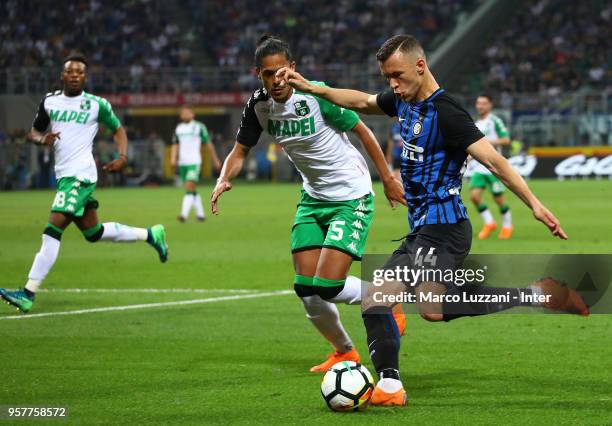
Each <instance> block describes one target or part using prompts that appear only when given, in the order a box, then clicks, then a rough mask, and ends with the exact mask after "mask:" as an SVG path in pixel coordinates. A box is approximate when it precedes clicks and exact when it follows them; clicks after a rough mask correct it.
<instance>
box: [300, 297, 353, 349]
mask: <svg viewBox="0 0 612 426" xmlns="http://www.w3.org/2000/svg"><path fill="white" fill-rule="evenodd" d="M300 299H301V300H302V303H303V304H304V309H305V310H306V317H307V318H308V319H309V320H310V322H312V324H313V325H314V326H315V327H316V329H317V330H319V333H321V335H322V336H323V337H325V338H326V339H327V341H328V342H329V343H331V344H332V345H333V347H334V348H335V349H336V350H337V351H338V352H348V351H350V350H351V349H353V342H352V341H351V338H350V337H349V336H348V334H347V332H346V330H344V327H343V326H342V323H341V322H340V312H338V308H337V307H336V305H334V304H333V303H330V302H328V301H326V300H323V299H321V297H320V296H307V297H300Z"/></svg>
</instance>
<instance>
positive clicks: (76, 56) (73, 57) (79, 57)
mask: <svg viewBox="0 0 612 426" xmlns="http://www.w3.org/2000/svg"><path fill="white" fill-rule="evenodd" d="M70 61H76V62H81V63H83V64H85V68H89V64H88V63H87V59H85V55H83V54H82V53H79V52H72V53H71V54H69V55H68V56H66V58H64V61H63V62H62V68H63V67H64V65H66V62H70Z"/></svg>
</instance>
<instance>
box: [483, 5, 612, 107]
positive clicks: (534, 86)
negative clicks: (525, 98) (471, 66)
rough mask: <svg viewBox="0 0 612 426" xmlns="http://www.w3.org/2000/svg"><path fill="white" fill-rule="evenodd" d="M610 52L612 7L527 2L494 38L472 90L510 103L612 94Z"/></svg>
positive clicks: (486, 51) (611, 60) (485, 52)
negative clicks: (517, 97)
mask: <svg viewBox="0 0 612 426" xmlns="http://www.w3.org/2000/svg"><path fill="white" fill-rule="evenodd" d="M611 50H612V3H610V2H608V1H605V0H585V1H579V2H569V1H566V0H528V1H527V2H526V4H525V7H520V8H517V9H516V11H515V12H514V14H513V15H512V18H511V19H509V20H508V21H507V22H506V24H505V25H504V26H503V27H501V28H499V31H498V32H497V33H496V34H495V35H494V36H493V37H491V42H490V43H489V44H488V46H487V47H486V49H485V50H484V51H483V54H482V56H481V57H480V61H479V71H480V72H477V73H472V75H473V77H472V78H473V79H474V80H475V81H472V87H474V86H476V87H478V86H480V87H482V88H484V90H485V91H487V92H489V93H492V94H498V95H499V98H500V99H502V100H505V102H506V103H508V102H511V94H513V93H532V94H533V93H536V94H537V93H539V94H542V95H546V96H547V97H549V98H556V97H558V96H559V95H560V94H562V93H563V92H570V91H576V90H578V89H579V88H585V87H591V88H594V89H597V90H601V89H604V88H606V87H608V88H609V87H610V80H611V77H612V55H610V52H611ZM474 83H475V84H474ZM505 106H510V105H505Z"/></svg>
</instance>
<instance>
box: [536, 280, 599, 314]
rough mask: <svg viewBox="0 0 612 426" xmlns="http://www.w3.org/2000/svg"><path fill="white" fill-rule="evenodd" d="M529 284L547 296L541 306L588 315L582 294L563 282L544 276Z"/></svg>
mask: <svg viewBox="0 0 612 426" xmlns="http://www.w3.org/2000/svg"><path fill="white" fill-rule="evenodd" d="M531 285H532V286H533V287H539V288H540V291H541V292H542V295H543V296H548V299H547V301H546V302H543V303H542V304H541V306H543V307H545V308H548V309H551V310H553V311H561V312H567V313H568V314H577V315H582V316H585V317H587V316H589V307H588V306H587V305H586V303H584V300H583V299H582V296H580V294H578V292H577V291H576V290H574V289H573V288H570V287H568V286H567V285H566V284H565V283H564V282H562V281H557V280H555V279H554V278H551V277H546V278H540V279H539V280H536V281H535V282H534V283H533V284H531Z"/></svg>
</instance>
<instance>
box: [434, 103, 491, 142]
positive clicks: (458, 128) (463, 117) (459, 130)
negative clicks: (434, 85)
mask: <svg viewBox="0 0 612 426" xmlns="http://www.w3.org/2000/svg"><path fill="white" fill-rule="evenodd" d="M436 101H437V102H436ZM436 101H434V103H435V105H436V109H437V111H438V128H439V129H440V133H441V134H442V137H443V140H444V144H445V145H446V146H447V147H448V148H450V149H461V150H465V149H466V148H467V147H468V146H470V145H471V144H473V143H474V142H476V141H478V140H480V139H482V138H484V135H483V134H482V132H481V131H480V130H478V127H476V124H474V120H472V117H470V115H469V114H468V113H467V111H466V110H465V109H463V108H462V107H461V106H459V104H458V103H456V102H455V101H454V100H452V99H451V98H449V97H444V96H439V97H438V98H437V99H436Z"/></svg>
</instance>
